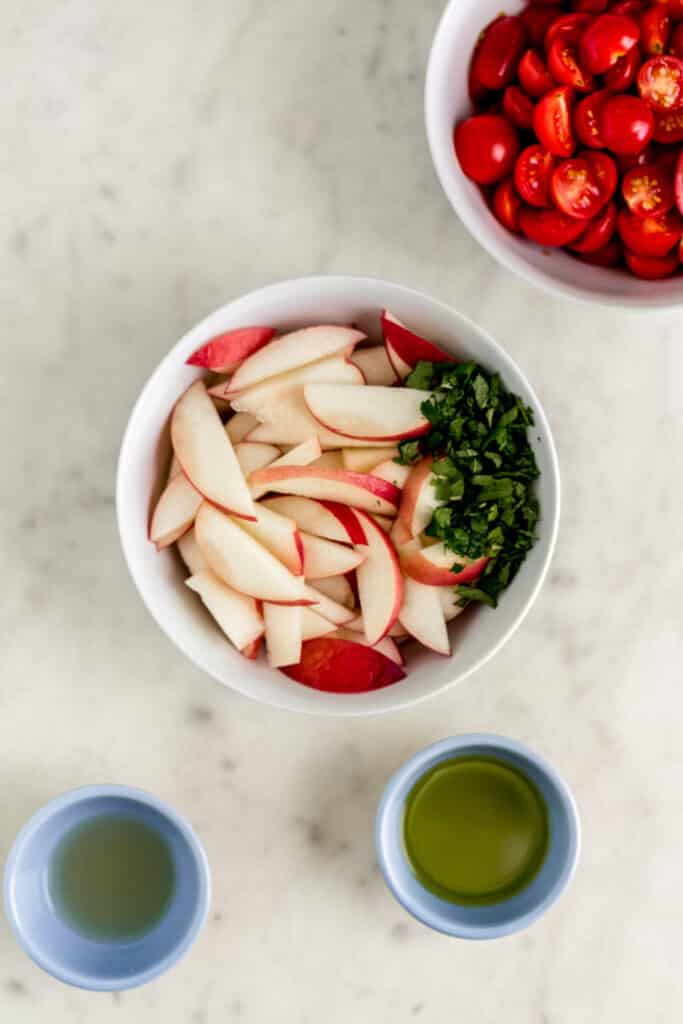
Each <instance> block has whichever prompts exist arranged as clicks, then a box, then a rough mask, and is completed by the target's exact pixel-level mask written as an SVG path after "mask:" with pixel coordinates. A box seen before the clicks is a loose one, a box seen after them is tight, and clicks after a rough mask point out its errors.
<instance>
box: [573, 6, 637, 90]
mask: <svg viewBox="0 0 683 1024" xmlns="http://www.w3.org/2000/svg"><path fill="white" fill-rule="evenodd" d="M639 37H640V26H639V25H638V23H637V22H635V21H634V20H633V18H626V17H625V16H624V15H620V14H601V15H600V16H599V17H597V18H596V19H595V20H594V21H593V22H591V24H590V25H589V26H588V27H587V28H586V30H585V32H584V33H583V35H582V36H581V40H580V42H579V58H580V60H581V63H582V65H583V66H584V68H585V69H586V71H590V72H591V74H593V75H601V74H602V73H603V72H605V71H607V69H608V68H611V67H612V65H613V64H615V63H616V62H617V61H618V60H619V58H620V57H623V56H624V54H625V53H628V52H629V50H632V49H633V47H634V46H635V45H636V44H637V42H638V39H639Z"/></svg>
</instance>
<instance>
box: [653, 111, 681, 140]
mask: <svg viewBox="0 0 683 1024" xmlns="http://www.w3.org/2000/svg"><path fill="white" fill-rule="evenodd" d="M652 138H653V139H654V140H655V142H664V143H671V142H683V110H671V111H669V112H668V113H666V114H659V113H657V114H655V130H654V132H653V135H652Z"/></svg>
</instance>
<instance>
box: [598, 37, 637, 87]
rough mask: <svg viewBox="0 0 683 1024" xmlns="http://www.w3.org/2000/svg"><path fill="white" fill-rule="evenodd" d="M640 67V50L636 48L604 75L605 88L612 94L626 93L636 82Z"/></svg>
mask: <svg viewBox="0 0 683 1024" xmlns="http://www.w3.org/2000/svg"><path fill="white" fill-rule="evenodd" d="M639 67H640V50H639V49H638V48H637V47H636V46H634V47H633V49H632V50H629V52H628V53H627V54H625V55H624V56H623V57H620V58H619V60H618V61H617V62H616V64H613V65H612V67H611V68H608V69H607V71H606V72H605V75H604V79H603V81H604V83H605V88H607V89H609V91H610V92H626V90H627V89H630V88H631V86H632V85H633V83H634V82H635V80H636V75H637V74H638V68H639Z"/></svg>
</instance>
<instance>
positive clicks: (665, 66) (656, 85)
mask: <svg viewBox="0 0 683 1024" xmlns="http://www.w3.org/2000/svg"><path fill="white" fill-rule="evenodd" d="M638 92H639V93H640V96H641V98H642V99H644V100H645V102H646V103H647V105H648V107H651V108H652V110H657V111H659V112H660V113H666V112H667V111H669V110H680V108H681V107H683V60H681V59H680V57H651V58H650V60H646V61H645V63H644V64H643V66H642V67H641V69H640V71H639V72H638Z"/></svg>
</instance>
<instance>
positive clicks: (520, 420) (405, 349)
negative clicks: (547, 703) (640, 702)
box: [117, 277, 560, 715]
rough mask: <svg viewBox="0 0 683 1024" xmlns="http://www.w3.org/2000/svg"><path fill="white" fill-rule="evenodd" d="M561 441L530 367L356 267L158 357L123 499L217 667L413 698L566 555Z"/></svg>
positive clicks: (528, 600)
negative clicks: (559, 552) (558, 546)
mask: <svg viewBox="0 0 683 1024" xmlns="http://www.w3.org/2000/svg"><path fill="white" fill-rule="evenodd" d="M559 506H560V483H559V471H558V464H557V456H556V453H555V448H554V444H553V440H552V436H551V433H550V428H549V426H548V423H547V420H546V417H545V415H544V413H543V410H542V408H541V406H540V404H539V401H538V399H537V398H536V396H535V394H534V392H533V390H532V389H531V386H530V384H529V383H528V381H527V380H526V378H525V377H524V375H523V373H522V372H521V370H520V369H519V368H518V367H517V366H516V365H515V363H514V362H513V361H512V359H511V358H510V357H509V356H508V355H507V354H506V353H505V352H504V350H503V349H502V348H501V347H500V346H499V345H498V344H497V343H496V342H495V341H493V339H492V338H490V337H489V336H488V335H487V334H486V333H485V332H484V331H482V330H481V329H480V328H478V327H477V326H475V325H474V324H473V323H472V322H471V321H469V320H467V319H466V318H465V317H463V316H461V315H460V314H458V313H456V312H455V311H454V310H452V309H450V308H449V307H447V306H445V305H443V304H442V303H440V302H437V301H435V300H433V299H430V298H428V297H427V296H424V295H421V294H419V293H418V292H415V291H411V290H409V289H406V288H403V287H400V286H398V285H394V284H390V283H387V282H383V281H377V280H370V279H365V278H353V277H325V278H309V279H301V280H294V281H289V282H284V283H282V284H277V285H273V286H270V287H267V288H264V289H262V290H260V291H257V292H254V293H252V294H250V295H247V296H244V297H242V298H240V299H237V300H236V301H234V302H231V303H229V304H228V305H226V306H224V307H223V308H222V309H220V310H218V311H217V312H215V313H213V314H212V315H211V316H209V317H207V318H206V319H205V320H203V321H202V322H201V323H200V324H198V325H197V326H196V327H195V328H193V329H192V330H191V331H190V332H189V333H188V334H186V335H185V337H183V338H182V339H181V340H180V341H179V342H178V343H177V344H176V345H175V347H174V348H173V349H172V350H171V351H170V353H169V354H168V355H167V356H166V358H165V359H164V360H163V362H162V363H161V364H160V365H159V366H158V368H157V369H156V370H155V371H154V373H153V374H152V376H151V378H150V379H149V381H148V382H147V384H146V386H145V388H144V389H143V391H142V394H141V395H140V398H139V399H138V401H137V403H136V405H135V407H134V409H133V412H132V414H131V417H130V421H129V423H128V427H127V430H126V433H125V436H124V440H123V444H122V448H121V455H120V460H119V470H118V481H117V511H118V520H119V530H120V535H121V541H122V545H123V550H124V555H125V557H126V561H127V563H128V566H129V568H130V571H131V574H132V576H133V580H134V582H135V584H136V585H137V587H138V590H139V591H140V594H141V596H142V598H143V600H144V602H145V604H146V605H147V607H148V609H149V611H150V612H151V614H152V615H153V616H154V618H155V619H156V620H157V622H158V624H159V625H160V626H161V627H162V629H164V631H165V632H166V633H167V634H168V636H169V637H170V638H171V639H172V640H173V642H174V643H175V644H176V645H177V646H178V647H179V648H180V649H181V650H182V651H183V652H184V653H185V654H186V655H187V656H188V657H189V658H190V659H191V660H192V661H193V662H194V663H195V664H196V665H197V666H199V667H200V668H202V669H204V670H205V671H206V672H207V673H209V674H210V675H211V676H213V677H214V678H215V679H217V680H219V681H220V682H222V683H224V684H225V685H226V686H229V687H231V688H232V689H235V690H238V691H239V692H240V693H243V694H245V695H247V696H250V697H252V698H254V699H256V700H260V701H262V702H264V703H268V704H272V705H276V706H280V707H283V708H288V709H291V710H296V711H309V712H314V713H321V714H329V715H359V714H368V713H373V712H379V711H387V710H391V709H395V708H400V707H405V706H408V705H410V704H413V703H415V702H417V701H419V700H421V699H424V698H426V697H428V696H431V695H434V694H436V693H438V692H439V691H441V690H443V689H444V688H446V687H447V686H449V685H452V684H453V683H456V682H458V681H460V680H462V679H464V678H465V677H466V676H468V675H470V673H472V672H474V671H475V670H476V669H477V668H479V667H480V666H481V665H482V664H483V663H484V662H485V661H487V660H488V659H489V658H490V657H491V656H492V655H493V654H494V653H495V652H496V651H497V650H498V649H499V648H500V647H501V646H502V645H503V644H504V642H505V641H506V640H507V639H508V637H510V636H511V634H512V633H513V632H514V630H515V629H516V628H517V626H518V625H519V624H520V622H521V621H522V619H523V618H524V616H525V614H526V613H527V611H528V610H529V608H530V607H531V604H532V603H533V601H534V599H535V597H536V595H537V594H538V591H539V589H540V587H541V584H542V581H543V578H544V576H545V574H546V571H547V569H548V565H549V563H550V559H551V557H552V552H553V548H554V544H555V539H556V534H557V526H558V519H559Z"/></svg>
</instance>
